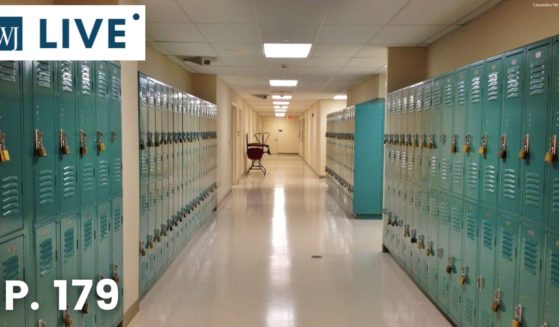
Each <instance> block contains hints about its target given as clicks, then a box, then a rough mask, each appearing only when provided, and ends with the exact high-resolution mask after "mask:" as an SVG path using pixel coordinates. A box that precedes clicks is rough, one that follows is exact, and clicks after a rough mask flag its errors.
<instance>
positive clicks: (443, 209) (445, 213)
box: [439, 200, 450, 224]
mask: <svg viewBox="0 0 559 327" xmlns="http://www.w3.org/2000/svg"><path fill="white" fill-rule="evenodd" d="M449 214H450V212H449V209H448V204H447V203H446V201H444V200H443V201H441V203H440V206H439V217H440V218H441V222H443V223H446V224H448V222H449V218H450V217H449Z"/></svg>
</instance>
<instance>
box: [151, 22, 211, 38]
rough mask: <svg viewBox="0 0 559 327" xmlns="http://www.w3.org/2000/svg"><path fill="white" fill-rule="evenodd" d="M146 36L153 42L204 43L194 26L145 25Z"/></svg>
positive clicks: (176, 24) (177, 24) (178, 24)
mask: <svg viewBox="0 0 559 327" xmlns="http://www.w3.org/2000/svg"><path fill="white" fill-rule="evenodd" d="M147 34H148V36H149V37H151V38H152V39H153V40H154V41H175V42H206V39H204V36H203V35H202V34H200V32H199V31H198V28H197V27H196V25H194V24H184V23H151V24H148V25H147Z"/></svg>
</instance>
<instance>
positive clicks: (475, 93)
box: [470, 76, 481, 103]
mask: <svg viewBox="0 0 559 327" xmlns="http://www.w3.org/2000/svg"><path fill="white" fill-rule="evenodd" d="M471 92H472V94H471V96H470V98H471V99H472V103H479V102H480V101H481V78H480V77H479V76H476V77H474V78H472V91H471Z"/></svg>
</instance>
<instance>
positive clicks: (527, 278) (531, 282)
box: [512, 221, 545, 327]
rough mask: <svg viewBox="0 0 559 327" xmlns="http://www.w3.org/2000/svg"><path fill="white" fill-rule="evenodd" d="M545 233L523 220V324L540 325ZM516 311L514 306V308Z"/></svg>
mask: <svg viewBox="0 0 559 327" xmlns="http://www.w3.org/2000/svg"><path fill="white" fill-rule="evenodd" d="M544 238H545V233H544V231H543V229H542V228H540V227H536V226H535V225H532V224H530V223H529V222H527V221H526V222H525V221H523V222H522V223H521V229H520V272H519V275H518V303H517V304H520V305H522V326H525V327H532V326H539V324H538V322H539V310H540V308H541V306H540V303H539V300H540V295H541V293H540V281H541V276H542V274H541V264H542V257H543V246H544ZM512 312H514V307H513V308H512Z"/></svg>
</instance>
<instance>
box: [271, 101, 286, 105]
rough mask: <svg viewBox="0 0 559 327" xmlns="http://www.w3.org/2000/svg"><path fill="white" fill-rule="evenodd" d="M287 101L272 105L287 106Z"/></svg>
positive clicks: (275, 102)
mask: <svg viewBox="0 0 559 327" xmlns="http://www.w3.org/2000/svg"><path fill="white" fill-rule="evenodd" d="M288 104H289V101H274V105H276V106H287V105H288Z"/></svg>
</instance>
